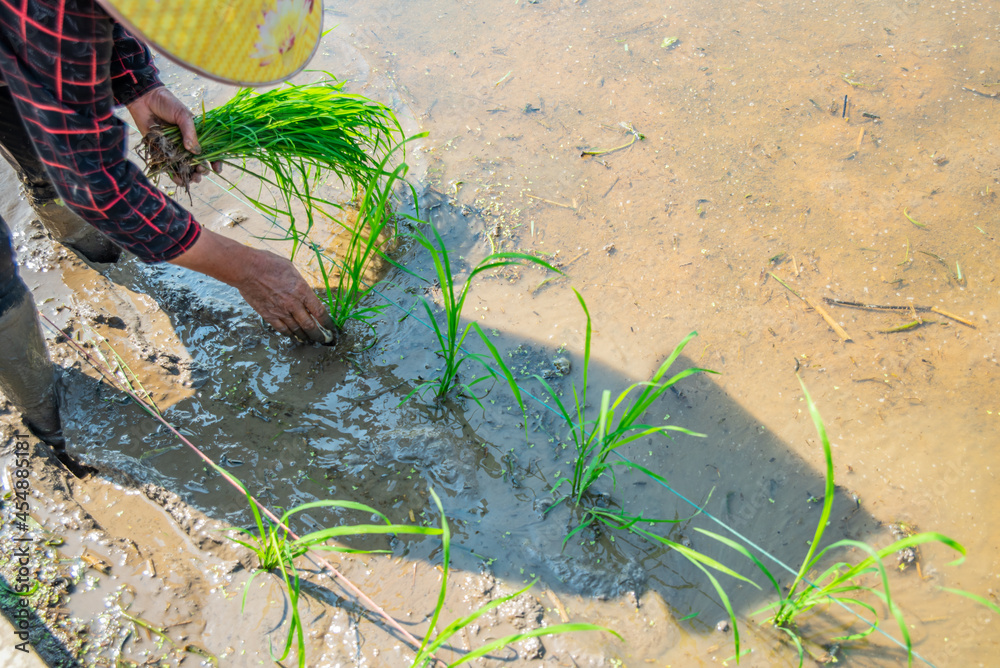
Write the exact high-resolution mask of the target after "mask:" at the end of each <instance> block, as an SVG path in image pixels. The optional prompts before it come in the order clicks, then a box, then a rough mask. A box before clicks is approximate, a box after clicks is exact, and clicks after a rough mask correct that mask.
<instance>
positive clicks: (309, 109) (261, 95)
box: [139, 77, 402, 229]
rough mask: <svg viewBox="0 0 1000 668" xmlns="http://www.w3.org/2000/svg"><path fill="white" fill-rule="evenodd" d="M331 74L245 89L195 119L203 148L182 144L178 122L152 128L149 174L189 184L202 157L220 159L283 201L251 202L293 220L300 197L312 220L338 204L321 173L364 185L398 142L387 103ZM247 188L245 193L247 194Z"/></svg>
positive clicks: (145, 147)
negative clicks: (347, 88)
mask: <svg viewBox="0 0 1000 668" xmlns="http://www.w3.org/2000/svg"><path fill="white" fill-rule="evenodd" d="M343 86H344V84H343V82H339V81H337V80H335V79H333V78H332V77H331V78H330V79H327V80H323V81H319V82H316V83H310V84H300V85H292V84H287V85H284V86H281V87H279V88H274V89H272V90H268V91H264V92H258V91H255V90H251V89H242V90H240V91H239V92H238V93H237V94H236V95H235V97H233V98H232V99H231V100H229V101H228V102H226V103H225V104H223V105H221V106H219V107H216V108H215V109H210V110H207V111H206V110H204V109H203V110H202V113H201V114H200V115H199V116H197V117H196V118H195V129H196V130H197V133H198V141H199V143H200V144H201V149H202V150H201V153H200V154H198V155H194V154H192V153H190V152H189V151H187V150H186V149H185V148H184V145H183V142H182V141H181V134H180V129H179V128H177V127H175V126H165V127H154V128H152V129H151V130H150V131H149V133H148V134H147V135H146V136H145V137H144V138H143V140H142V145H141V146H140V148H139V154H140V156H141V157H142V158H143V159H144V160H145V162H146V172H147V174H148V175H149V176H151V177H156V176H158V175H160V174H169V175H171V176H173V177H174V178H175V179H176V180H178V181H179V182H180V184H181V186H183V187H186V186H187V185H188V184H189V183H190V182H191V180H192V177H193V176H194V174H195V172H196V169H197V167H198V165H199V164H207V163H214V162H222V163H224V164H226V165H229V166H232V167H235V168H236V169H237V170H239V171H241V172H243V173H246V174H249V175H252V176H254V177H256V178H257V179H259V180H260V182H261V184H262V186H273V187H274V188H276V189H277V190H278V196H279V197H280V198H281V199H282V200H284V203H283V206H279V205H278V204H275V205H270V204H267V203H266V202H262V201H261V199H260V198H259V197H257V198H255V197H249V196H248V199H250V201H251V202H252V203H253V204H254V205H255V206H257V207H258V208H260V209H262V210H263V211H265V213H268V214H274V215H278V214H281V215H285V216H288V217H289V218H290V219H291V224H292V227H293V229H294V217H293V216H292V204H293V203H294V202H298V203H299V204H301V205H302V206H303V207H304V208H305V210H306V213H307V216H308V217H309V220H310V224H311V221H312V211H313V209H314V208H315V207H316V206H317V205H319V206H323V205H330V206H333V207H336V208H340V205H339V203H336V202H329V201H326V200H324V199H322V198H321V197H319V196H317V195H316V194H315V191H314V184H316V183H317V182H318V181H319V180H320V178H321V176H322V175H324V174H326V173H328V172H332V173H333V174H335V175H336V176H337V177H338V178H339V179H340V182H341V184H342V185H344V186H345V187H347V188H348V189H349V190H350V198H351V199H353V198H355V197H356V196H357V195H358V194H359V192H361V191H363V189H364V185H365V184H367V183H369V182H370V181H371V179H372V177H378V176H381V175H383V174H384V172H383V169H384V165H383V164H382V161H383V158H384V157H385V156H386V155H388V154H389V153H390V152H391V150H392V148H393V147H394V146H395V145H396V141H397V140H396V138H397V135H398V136H399V137H402V128H401V127H400V125H399V121H397V120H396V117H395V115H394V114H393V113H392V111H391V110H390V109H389V108H388V107H386V106H385V105H382V104H379V103H377V102H373V101H372V100H369V99H368V98H366V97H364V96H361V95H353V94H350V93H345V92H343ZM244 194H246V193H244Z"/></svg>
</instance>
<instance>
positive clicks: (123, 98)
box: [111, 21, 163, 104]
mask: <svg viewBox="0 0 1000 668" xmlns="http://www.w3.org/2000/svg"><path fill="white" fill-rule="evenodd" d="M113 25H114V28H113V30H112V33H111V38H112V40H113V41H114V48H113V50H112V52H111V91H112V93H113V94H114V96H115V101H116V102H117V103H118V104H132V102H134V101H135V100H136V99H138V98H140V97H142V96H143V95H145V94H146V93H148V92H149V91H151V90H153V89H154V88H158V87H160V86H162V85H163V82H161V81H160V77H159V76H158V75H159V70H157V69H156V65H154V64H153V54H152V53H150V51H149V47H147V46H146V45H145V44H143V43H142V42H140V41H139V40H138V39H136V38H135V37H133V36H132V34H131V33H130V32H129V31H128V30H125V28H124V27H122V25H121V24H120V23H118V22H117V21H115V22H114V23H113Z"/></svg>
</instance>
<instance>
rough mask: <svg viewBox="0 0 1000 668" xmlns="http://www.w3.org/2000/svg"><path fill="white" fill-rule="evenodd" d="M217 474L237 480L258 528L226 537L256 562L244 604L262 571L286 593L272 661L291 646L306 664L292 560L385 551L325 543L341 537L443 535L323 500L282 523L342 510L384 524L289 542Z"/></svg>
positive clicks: (353, 505) (361, 506) (298, 587)
mask: <svg viewBox="0 0 1000 668" xmlns="http://www.w3.org/2000/svg"><path fill="white" fill-rule="evenodd" d="M220 472H222V473H225V474H226V476H227V477H229V478H231V479H232V480H234V481H236V482H237V483H238V484H239V485H240V486H241V487H242V488H243V491H244V492H245V493H246V494H247V501H248V503H249V504H250V510H251V511H252V512H253V517H254V522H255V524H256V527H257V532H256V533H254V532H252V531H249V530H247V529H244V528H241V527H236V528H233V529H231V530H230V531H231V532H232V533H234V534H236V536H227V538H229V540H231V541H233V542H234V543H238V544H240V545H242V546H243V547H245V548H247V549H249V550H250V551H252V552H253V553H254V554H255V555H256V556H257V559H258V562H259V563H258V567H257V569H255V570H254V572H253V574H252V575H251V576H250V578H249V579H248V580H247V583H246V585H245V587H244V589H243V605H244V606H245V605H246V597H247V594H248V592H249V591H250V585H251V584H252V583H253V581H254V579H255V578H256V577H257V576H258V575H259V574H261V573H263V572H273V571H275V570H277V571H278V573H280V575H281V578H282V580H283V581H284V583H285V587H286V588H287V590H288V598H289V602H290V608H291V611H292V615H291V621H290V623H289V626H288V635H287V636H286V638H285V649H284V650H283V651H282V654H281V656H280V657H274V656H273V652H272V658H273V659H274V660H275V661H276V662H280V661H284V660H285V659H286V658H288V655H289V654H290V653H291V651H292V647H293V646H294V647H296V649H297V656H298V665H299V668H304V667H305V665H306V651H305V635H304V627H303V625H302V620H301V618H300V616H299V597H300V595H301V581H300V579H299V573H298V570H297V568H296V566H295V560H296V559H297V558H298V557H301V556H302V555H304V554H305V553H306V552H308V551H310V550H316V551H321V552H347V553H352V554H353V553H358V552H364V553H369V552H384V551H385V550H356V549H352V548H348V547H344V546H341V545H331V544H329V543H328V542H327V541H330V540H332V539H335V538H341V537H344V536H367V535H377V534H393V535H396V534H417V535H422V536H437V535H441V534H442V530H441V529H437V528H434V527H423V526H411V525H407V524H393V523H391V522H390V521H389V519H388V518H387V517H386V516H385V515H383V514H382V513H380V512H378V511H377V510H375V509H374V508H372V507H370V506H366V505H365V504H363V503H356V502H354V501H334V500H324V501H313V502H311V503H304V504H302V505H299V506H296V507H295V508H292V509H290V510H288V511H286V512H285V514H284V515H282V516H281V524H282V525H284V526H286V527H287V526H288V521H289V520H290V519H291V518H292V516H293V515H295V514H296V513H300V512H302V511H304V510H309V509H313V508H343V509H345V510H356V511H360V512H363V513H368V514H369V515H375V516H378V517H379V518H380V519H381V520H382V521H383V522H384V523H382V524H348V525H344V526H338V527H330V528H327V529H319V530H317V531H313V532H311V533H308V534H305V535H303V536H300V537H299V538H297V539H292V538H291V537H290V536H289V535H288V532H287V531H286V530H284V529H282V528H281V527H279V526H275V525H273V524H271V523H270V522H267V523H265V522H264V518H263V517H262V515H261V512H260V510H259V509H258V508H257V504H256V503H255V502H254V500H253V498H252V497H251V496H250V494H249V493H248V492H246V488H245V487H243V486H242V483H239V481H238V480H236V478H235V477H233V476H232V474H230V473H229V472H228V471H222V470H221V469H220ZM432 493H433V492H432Z"/></svg>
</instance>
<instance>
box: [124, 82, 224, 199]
mask: <svg viewBox="0 0 1000 668" xmlns="http://www.w3.org/2000/svg"><path fill="white" fill-rule="evenodd" d="M128 111H129V113H130V114H132V120H134V121H135V126H136V127H137V128H138V129H139V133H140V134H142V136H143V137H145V136H146V134H147V133H148V132H149V129H150V128H152V127H153V126H154V125H176V126H177V127H179V128H180V130H181V139H182V140H183V141H184V148H186V149H187V150H188V152H189V153H193V154H195V155H197V154H199V153H201V144H199V143H198V134H197V132H195V129H194V114H192V113H191V110H190V109H188V108H187V106H185V105H184V103H183V102H181V101H180V100H178V99H177V98H176V97H175V96H174V94H173V93H171V92H170V91H169V90H167V89H166V88H165V87H163V86H158V87H156V88H154V89H153V90H151V91H149V92H148V93H146V94H145V95H143V96H142V97H140V98H138V99H136V100H135V101H134V102H132V104H130V105H128ZM212 170H213V171H215V172H216V173H218V172H220V171H221V170H222V163H221V162H213V163H212ZM207 172H208V169H207V168H206V167H205V165H198V167H197V169H196V171H195V174H194V176H193V177H192V178H191V180H192V181H193V182H194V183H198V182H199V181H201V175H202V174H205V173H207ZM174 182H175V183H177V184H178V185H180V183H179V182H178V181H177V179H174Z"/></svg>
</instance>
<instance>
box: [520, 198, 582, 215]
mask: <svg viewBox="0 0 1000 668" xmlns="http://www.w3.org/2000/svg"><path fill="white" fill-rule="evenodd" d="M528 197H530V198H531V199H537V200H541V201H543V202H545V203H546V204H551V205H553V206H561V207H562V208H564V209H570V210H571V211H576V207H575V206H572V205H570V204H560V203H559V202H553V201H552V200H550V199H545V198H544V197H538V196H537V195H528Z"/></svg>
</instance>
